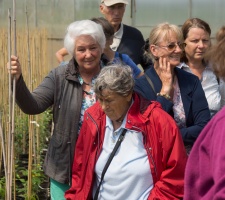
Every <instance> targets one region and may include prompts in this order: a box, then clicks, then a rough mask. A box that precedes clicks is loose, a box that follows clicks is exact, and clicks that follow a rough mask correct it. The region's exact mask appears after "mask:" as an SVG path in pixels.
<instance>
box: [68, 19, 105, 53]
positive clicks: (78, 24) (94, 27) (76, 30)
mask: <svg viewBox="0 0 225 200" xmlns="http://www.w3.org/2000/svg"><path fill="white" fill-rule="evenodd" d="M81 35H90V36H91V37H92V38H93V39H95V41H96V42H97V43H98V44H99V45H100V47H101V48H102V51H103V49H104V48H105V43H106V39H105V34H104V32H103V29H102V26H101V25H100V24H97V23H95V22H93V21H91V20H80V21H75V22H73V23H71V24H70V25H69V26H68V27H67V31H66V35H65V38H64V47H65V48H66V49H67V51H68V53H69V54H70V55H73V54H74V48H75V45H76V44H75V43H76V39H77V37H79V36H81Z"/></svg>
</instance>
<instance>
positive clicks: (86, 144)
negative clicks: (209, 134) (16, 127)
mask: <svg viewBox="0 0 225 200" xmlns="http://www.w3.org/2000/svg"><path fill="white" fill-rule="evenodd" d="M149 104H150V105H149ZM105 124H106V115H105V113H104V112H103V110H102V109H101V106H100V104H99V103H98V102H97V103H96V104H95V105H93V106H92V107H90V108H89V109H88V110H87V111H86V113H85V116H84V121H83V125H82V128H81V131H80V135H79V137H78V141H77V144H76V148H75V157H74V163H73V169H72V186H71V188H70V189H69V190H68V191H66V194H65V197H66V199H68V200H70V199H71V200H72V199H74V200H75V199H76V200H86V199H91V198H92V185H93V182H94V177H95V176H94V168H95V164H96V161H97V159H98V157H99V154H100V152H101V149H102V145H103V140H104V133H105ZM126 128H128V129H132V130H136V131H139V132H142V134H143V136H144V137H143V138H144V146H145V149H146V151H147V155H148V158H149V163H150V168H151V172H152V177H153V181H154V188H153V189H152V190H151V193H150V195H149V197H148V199H160V200H163V199H165V200H168V199H171V200H172V199H180V198H182V197H183V192H184V169H185V165H186V161H187V156H186V151H185V149H184V145H183V141H182V138H181V135H180V132H179V129H178V127H177V125H176V123H175V121H174V120H173V119H172V118H171V117H170V116H169V115H168V114H167V113H166V112H165V111H163V110H162V109H161V106H160V104H159V103H157V102H149V101H146V100H144V99H142V98H141V97H139V96H138V95H136V94H135V95H134V103H133V104H132V106H131V108H130V109H129V111H128V116H127V121H126ZM128 187H129V186H128Z"/></svg>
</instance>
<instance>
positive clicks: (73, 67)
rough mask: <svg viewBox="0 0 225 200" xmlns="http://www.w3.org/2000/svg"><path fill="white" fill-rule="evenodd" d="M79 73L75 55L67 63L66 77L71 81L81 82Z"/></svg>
mask: <svg viewBox="0 0 225 200" xmlns="http://www.w3.org/2000/svg"><path fill="white" fill-rule="evenodd" d="M78 74H79V72H78V64H77V62H76V60H75V59H74V57H73V58H72V59H71V60H70V61H69V63H68V64H67V68H66V72H65V78H66V79H67V80H71V81H77V82H79V80H78V78H77V75H78Z"/></svg>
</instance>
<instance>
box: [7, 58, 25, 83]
mask: <svg viewBox="0 0 225 200" xmlns="http://www.w3.org/2000/svg"><path fill="white" fill-rule="evenodd" d="M7 69H8V72H9V73H11V74H12V75H14V76H15V77H16V80H18V79H19V78H20V76H21V74H22V69H21V66H20V62H19V58H18V57H16V56H14V55H12V56H11V69H10V63H9V62H8V63H7Z"/></svg>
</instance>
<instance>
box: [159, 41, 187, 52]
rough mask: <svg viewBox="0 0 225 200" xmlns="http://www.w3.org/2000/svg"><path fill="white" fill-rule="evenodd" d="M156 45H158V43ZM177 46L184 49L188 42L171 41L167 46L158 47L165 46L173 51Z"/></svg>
mask: <svg viewBox="0 0 225 200" xmlns="http://www.w3.org/2000/svg"><path fill="white" fill-rule="evenodd" d="M156 46H158V45H156ZM177 46H178V47H179V48H180V49H181V50H184V47H185V46H186V44H185V43H181V42H177V43H170V44H168V45H167V46H158V47H160V48H165V49H166V50H167V51H169V52H172V51H174V50H175V49H176V48H177Z"/></svg>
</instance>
